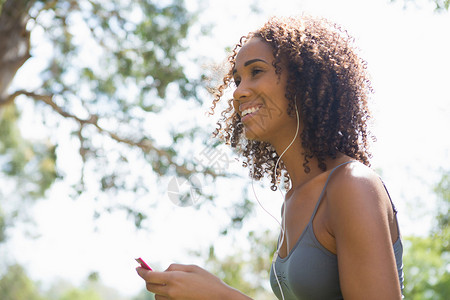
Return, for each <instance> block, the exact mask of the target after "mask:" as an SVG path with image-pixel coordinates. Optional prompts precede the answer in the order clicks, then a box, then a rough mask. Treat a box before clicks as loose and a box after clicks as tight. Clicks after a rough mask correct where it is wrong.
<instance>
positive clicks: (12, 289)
mask: <svg viewBox="0 0 450 300" xmlns="http://www.w3.org/2000/svg"><path fill="white" fill-rule="evenodd" d="M0 298H1V299H11V300H44V298H42V297H41V296H39V292H38V288H37V287H36V285H35V283H34V282H33V281H32V280H30V279H29V278H28V276H27V275H26V273H25V270H24V269H23V267H22V266H20V265H17V264H16V265H11V266H9V267H8V268H7V270H6V272H5V274H2V276H0Z"/></svg>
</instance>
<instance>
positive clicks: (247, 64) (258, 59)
mask: <svg viewBox="0 0 450 300" xmlns="http://www.w3.org/2000/svg"><path fill="white" fill-rule="evenodd" d="M259 61H260V62H263V63H265V64H268V63H267V62H266V61H265V60H263V59H260V58H254V59H250V60H247V61H246V62H245V63H244V67H247V66H249V65H251V64H253V63H256V62H259ZM236 72H237V70H236V69H233V75H234V74H235V73H236Z"/></svg>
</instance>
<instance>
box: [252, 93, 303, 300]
mask: <svg viewBox="0 0 450 300" xmlns="http://www.w3.org/2000/svg"><path fill="white" fill-rule="evenodd" d="M294 103H295V112H296V116H297V130H296V132H295V136H294V138H293V139H292V141H291V143H290V144H289V145H288V146H287V147H286V149H285V150H284V151H283V153H281V155H280V156H279V157H278V160H277V162H276V164H275V178H277V167H278V163H279V162H280V160H281V157H282V156H283V155H284V154H285V153H286V151H287V150H288V149H289V148H290V147H291V146H292V144H293V143H294V141H295V139H296V138H297V135H298V131H299V128H300V118H299V115H298V109H297V100H296V99H295V101H294ZM254 171H255V164H254V163H253V174H254ZM253 174H252V175H253ZM252 190H253V194H254V196H255V198H256V201H257V202H258V204H259V206H261V208H262V209H263V210H264V211H265V212H266V213H267V214H268V215H269V216H271V217H272V218H273V219H274V220H275V221H276V222H277V223H278V225H279V226H280V228H281V237H280V239H279V241H278V246H277V250H276V251H275V253H274V256H273V258H272V270H273V274H274V276H275V279H276V280H277V284H278V288H279V289H280V293H281V298H282V300H285V298H284V293H283V289H282V288H281V283H280V279H279V278H278V275H277V272H276V269H275V262H276V259H277V257H278V254H279V252H280V249H281V245H283V242H284V237H285V231H286V205H285V203H284V204H283V210H282V222H281V223H280V222H279V221H278V219H277V218H276V217H275V216H274V215H272V214H271V213H270V212H269V211H268V210H267V209H266V208H265V207H264V206H263V205H262V203H261V202H260V201H259V199H258V196H257V195H256V192H255V188H254V185H253V176H252ZM280 193H281V195H282V197H283V202H284V194H283V192H282V191H281V189H280ZM287 249H288V251H289V245H287Z"/></svg>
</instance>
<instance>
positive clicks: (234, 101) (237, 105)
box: [233, 99, 239, 114]
mask: <svg viewBox="0 0 450 300" xmlns="http://www.w3.org/2000/svg"><path fill="white" fill-rule="evenodd" d="M233 107H234V111H235V112H236V114H239V102H238V101H236V100H234V99H233Z"/></svg>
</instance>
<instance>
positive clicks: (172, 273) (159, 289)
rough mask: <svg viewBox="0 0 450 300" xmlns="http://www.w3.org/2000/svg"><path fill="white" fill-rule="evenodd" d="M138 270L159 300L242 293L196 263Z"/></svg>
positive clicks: (208, 297)
mask: <svg viewBox="0 0 450 300" xmlns="http://www.w3.org/2000/svg"><path fill="white" fill-rule="evenodd" d="M136 271H137V272H138V274H139V276H141V277H142V278H143V279H144V280H145V282H146V287H147V290H148V291H150V292H152V293H154V294H155V299H157V300H163V299H173V300H190V299H192V300H194V299H195V300H201V299H208V300H211V299H222V298H225V297H224V296H226V298H228V295H233V294H235V293H238V294H240V293H239V292H237V291H236V290H234V289H232V288H230V287H229V286H227V285H226V284H225V283H224V282H223V281H222V280H220V279H219V278H217V277H216V276H214V275H212V274H211V273H209V272H208V271H206V270H204V269H202V268H200V267H198V266H194V265H180V264H172V265H171V266H170V267H169V268H168V269H167V270H166V271H164V272H155V271H148V270H145V269H143V268H141V267H138V268H136ZM240 295H241V296H243V295H242V294H240ZM228 299H229V298H228ZM247 299H248V298H247Z"/></svg>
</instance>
